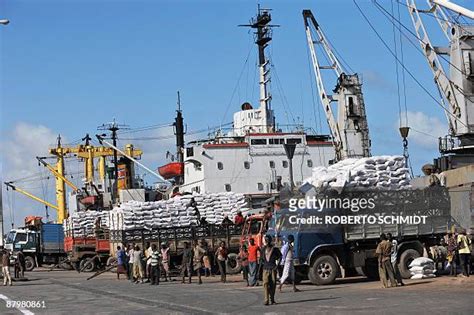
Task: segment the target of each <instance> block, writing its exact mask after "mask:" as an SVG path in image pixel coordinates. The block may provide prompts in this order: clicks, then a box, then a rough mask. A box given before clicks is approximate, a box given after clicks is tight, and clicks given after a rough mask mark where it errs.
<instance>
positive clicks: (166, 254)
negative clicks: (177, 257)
mask: <svg viewBox="0 0 474 315" xmlns="http://www.w3.org/2000/svg"><path fill="white" fill-rule="evenodd" d="M161 266H162V267H163V273H164V274H165V281H168V278H169V279H170V281H171V275H170V248H169V247H168V246H167V245H166V243H165V242H163V243H161Z"/></svg>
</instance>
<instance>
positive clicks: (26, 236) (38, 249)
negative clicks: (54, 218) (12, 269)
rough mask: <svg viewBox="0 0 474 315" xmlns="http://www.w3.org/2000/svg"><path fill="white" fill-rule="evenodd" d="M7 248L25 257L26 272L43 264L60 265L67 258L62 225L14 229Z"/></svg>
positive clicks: (53, 224) (38, 223) (6, 241)
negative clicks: (19, 252) (20, 252)
mask: <svg viewBox="0 0 474 315" xmlns="http://www.w3.org/2000/svg"><path fill="white" fill-rule="evenodd" d="M5 248H6V249H8V250H10V251H13V252H17V251H20V250H21V251H22V252H23V254H24V255H25V262H26V270H27V271H32V270H33V269H34V268H35V267H39V266H41V265H42V264H59V263H60V262H61V260H62V259H64V258H66V252H65V251H64V231H63V226H62V224H55V223H42V222H41V221H39V222H37V223H35V224H34V225H26V226H25V227H23V228H18V229H12V230H11V231H10V232H9V233H8V235H7V238H6V240H5Z"/></svg>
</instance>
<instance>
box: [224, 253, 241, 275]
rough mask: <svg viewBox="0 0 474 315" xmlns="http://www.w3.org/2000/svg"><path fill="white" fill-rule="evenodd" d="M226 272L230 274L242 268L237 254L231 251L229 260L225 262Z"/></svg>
mask: <svg viewBox="0 0 474 315" xmlns="http://www.w3.org/2000/svg"><path fill="white" fill-rule="evenodd" d="M225 268H226V273H228V274H231V275H232V274H236V273H239V272H240V271H241V270H242V265H241V264H240V261H239V260H238V259H237V254H235V253H230V254H229V255H228V256H227V261H226V263H225Z"/></svg>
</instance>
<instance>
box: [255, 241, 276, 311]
mask: <svg viewBox="0 0 474 315" xmlns="http://www.w3.org/2000/svg"><path fill="white" fill-rule="evenodd" d="M272 241H273V240H272V237H271V236H270V235H265V244H266V245H265V247H263V248H262V254H261V256H260V257H261V261H262V267H263V294H264V299H265V301H264V305H269V304H270V303H271V304H276V302H275V290H276V280H277V269H278V261H279V260H280V259H281V252H280V250H279V249H278V248H276V247H274V246H273V244H272Z"/></svg>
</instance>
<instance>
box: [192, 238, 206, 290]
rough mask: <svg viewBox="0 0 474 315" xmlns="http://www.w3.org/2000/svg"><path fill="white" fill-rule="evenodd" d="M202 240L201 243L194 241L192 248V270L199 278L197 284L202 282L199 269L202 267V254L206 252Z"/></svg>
mask: <svg viewBox="0 0 474 315" xmlns="http://www.w3.org/2000/svg"><path fill="white" fill-rule="evenodd" d="M203 242H204V241H203V240H202V241H201V244H199V243H198V241H194V248H193V254H194V257H193V267H194V271H196V274H197V276H198V279H199V282H198V283H199V284H202V279H201V269H202V267H203V258H204V255H205V254H206V250H205V249H204V244H203Z"/></svg>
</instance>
